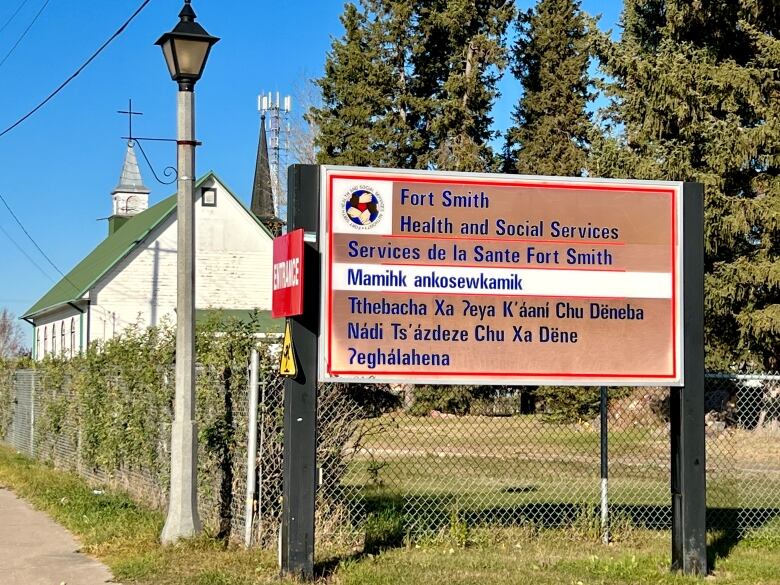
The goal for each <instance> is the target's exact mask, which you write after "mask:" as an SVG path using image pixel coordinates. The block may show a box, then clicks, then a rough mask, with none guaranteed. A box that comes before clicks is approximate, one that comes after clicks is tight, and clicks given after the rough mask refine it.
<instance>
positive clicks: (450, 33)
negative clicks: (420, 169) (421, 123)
mask: <svg viewBox="0 0 780 585" xmlns="http://www.w3.org/2000/svg"><path fill="white" fill-rule="evenodd" d="M513 16H514V5H513V4H512V3H511V2H509V1H508V0H432V1H430V2H425V3H418V8H417V17H416V22H417V28H418V30H419V33H418V44H417V47H416V52H415V53H414V55H413V62H414V65H415V73H416V74H417V75H416V80H417V83H416V86H415V95H416V96H417V99H418V100H419V102H418V103H419V104H420V106H421V109H422V110H423V111H424V114H423V116H424V119H425V130H426V133H427V136H428V137H429V142H428V148H427V153H426V154H425V155H424V156H423V161H424V163H425V166H427V167H429V168H437V169H446V170H455V171H486V170H490V169H491V167H492V166H493V160H494V158H493V152H492V149H491V148H490V145H489V144H488V143H489V141H490V140H491V139H492V138H493V137H494V133H493V131H492V130H491V124H492V121H493V120H492V118H491V116H490V110H491V107H492V105H493V102H494V100H495V99H496V98H497V97H498V89H497V87H496V86H497V83H498V80H499V79H500V77H501V73H502V71H503V69H504V67H505V65H506V44H505V35H506V30H507V27H508V25H509V23H510V22H511V20H512V18H513Z"/></svg>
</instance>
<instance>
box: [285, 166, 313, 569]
mask: <svg viewBox="0 0 780 585" xmlns="http://www.w3.org/2000/svg"><path fill="white" fill-rule="evenodd" d="M287 197H288V200H287V225H288V227H289V229H290V230H291V231H292V230H295V229H298V228H303V229H304V230H306V231H307V232H309V231H311V232H317V231H318V225H319V221H318V218H319V175H318V168H317V167H316V166H314V165H292V166H290V168H289V171H288V191H287ZM303 256H304V262H303V267H304V270H305V274H304V277H303V281H305V282H306V289H305V290H304V291H303V313H302V314H301V315H298V316H294V317H290V318H289V323H290V327H291V330H292V346H293V347H294V351H295V357H296V361H297V365H298V369H297V372H296V375H295V376H291V377H288V378H286V379H285V381H284V463H283V491H282V494H283V495H282V497H283V501H282V531H281V542H280V548H281V554H280V556H281V570H282V573H283V574H286V575H293V576H296V577H300V578H303V579H307V580H311V579H313V577H314V496H315V493H314V492H315V488H316V449H317V335H318V333H319V303H320V258H319V250H318V243H317V242H316V241H315V242H310V241H307V242H306V243H305V244H304V250H303Z"/></svg>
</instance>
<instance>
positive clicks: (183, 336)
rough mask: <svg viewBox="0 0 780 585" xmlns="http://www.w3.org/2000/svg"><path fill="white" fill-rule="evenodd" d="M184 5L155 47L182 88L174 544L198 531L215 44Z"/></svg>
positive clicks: (168, 535)
mask: <svg viewBox="0 0 780 585" xmlns="http://www.w3.org/2000/svg"><path fill="white" fill-rule="evenodd" d="M195 18H196V17H195V11H194V10H193V9H192V6H190V0H184V6H183V7H182V9H181V12H180V13H179V22H178V23H177V24H176V26H175V27H174V28H173V30H172V31H171V32H168V33H165V34H164V35H163V36H161V37H160V38H159V40H158V41H157V42H156V43H155V44H156V45H160V46H161V47H162V50H163V55H164V56H165V62H166V63H167V65H168V71H169V72H170V74H171V79H173V80H174V81H176V82H177V83H178V84H179V92H178V98H177V101H178V105H177V108H178V109H177V119H178V125H177V126H178V130H177V140H176V144H177V147H176V148H177V151H176V160H177V170H178V180H177V191H176V226H177V227H176V232H177V234H176V235H177V248H176V249H177V254H176V396H175V399H174V416H173V424H172V425H171V484H170V490H169V492H168V517H167V518H166V520H165V526H164V527H163V531H162V535H161V536H160V540H161V541H162V542H163V544H172V543H175V542H176V541H177V540H179V539H181V538H188V537H191V536H194V535H195V534H197V533H198V532H199V531H200V518H199V517H198V439H197V437H198V435H197V430H196V428H195V359H194V352H195V201H194V199H195V196H194V183H195V146H196V145H197V142H195V138H194V136H195V115H194V107H193V106H194V92H193V90H194V88H195V82H196V81H198V79H200V76H201V74H202V73H203V68H204V66H205V65H206V59H207V58H208V56H209V51H210V50H211V47H212V45H214V43H216V42H217V41H218V40H219V39H218V38H217V37H212V36H211V35H209V34H208V33H207V32H206V30H205V29H204V28H203V27H202V26H200V25H199V24H198V23H196V22H195Z"/></svg>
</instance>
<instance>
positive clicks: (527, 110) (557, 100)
mask: <svg viewBox="0 0 780 585" xmlns="http://www.w3.org/2000/svg"><path fill="white" fill-rule="evenodd" d="M518 31H519V35H518V39H517V41H516V42H515V45H514V47H513V49H512V73H513V74H514V75H515V77H516V78H517V79H518V80H519V81H520V83H521V85H522V87H523V92H524V93H523V95H522V97H521V98H520V101H519V103H518V104H517V107H516V108H515V111H514V116H513V117H514V121H515V125H514V126H513V127H512V128H511V129H510V130H509V132H508V136H507V146H508V149H509V157H510V169H508V170H509V171H510V172H518V173H522V174H539V175H570V176H571V175H573V176H579V175H581V174H583V171H584V170H585V168H586V166H587V165H586V161H587V155H586V149H587V146H588V136H589V134H590V132H591V123H590V116H589V114H588V112H587V110H586V108H587V104H588V102H589V101H590V100H591V99H592V95H591V94H590V91H589V85H590V77H589V75H588V65H589V62H590V56H591V40H590V34H589V31H588V23H587V19H586V16H585V14H583V12H582V11H581V8H580V3H579V2H578V1H576V0H540V2H539V3H538V4H537V5H536V8H535V9H533V10H529V11H528V12H523V13H520V15H519V17H518Z"/></svg>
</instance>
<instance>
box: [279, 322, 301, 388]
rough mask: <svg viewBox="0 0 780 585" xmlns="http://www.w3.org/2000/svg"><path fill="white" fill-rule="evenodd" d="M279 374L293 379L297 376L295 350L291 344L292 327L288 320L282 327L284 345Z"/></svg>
mask: <svg viewBox="0 0 780 585" xmlns="http://www.w3.org/2000/svg"><path fill="white" fill-rule="evenodd" d="M279 373H280V374H281V375H282V376H290V377H291V378H294V377H295V376H297V375H298V362H297V361H296V359H295V350H294V349H293V343H292V327H290V320H289V319H287V324H286V325H285V327H284V343H283V344H282V356H281V361H280V364H279Z"/></svg>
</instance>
